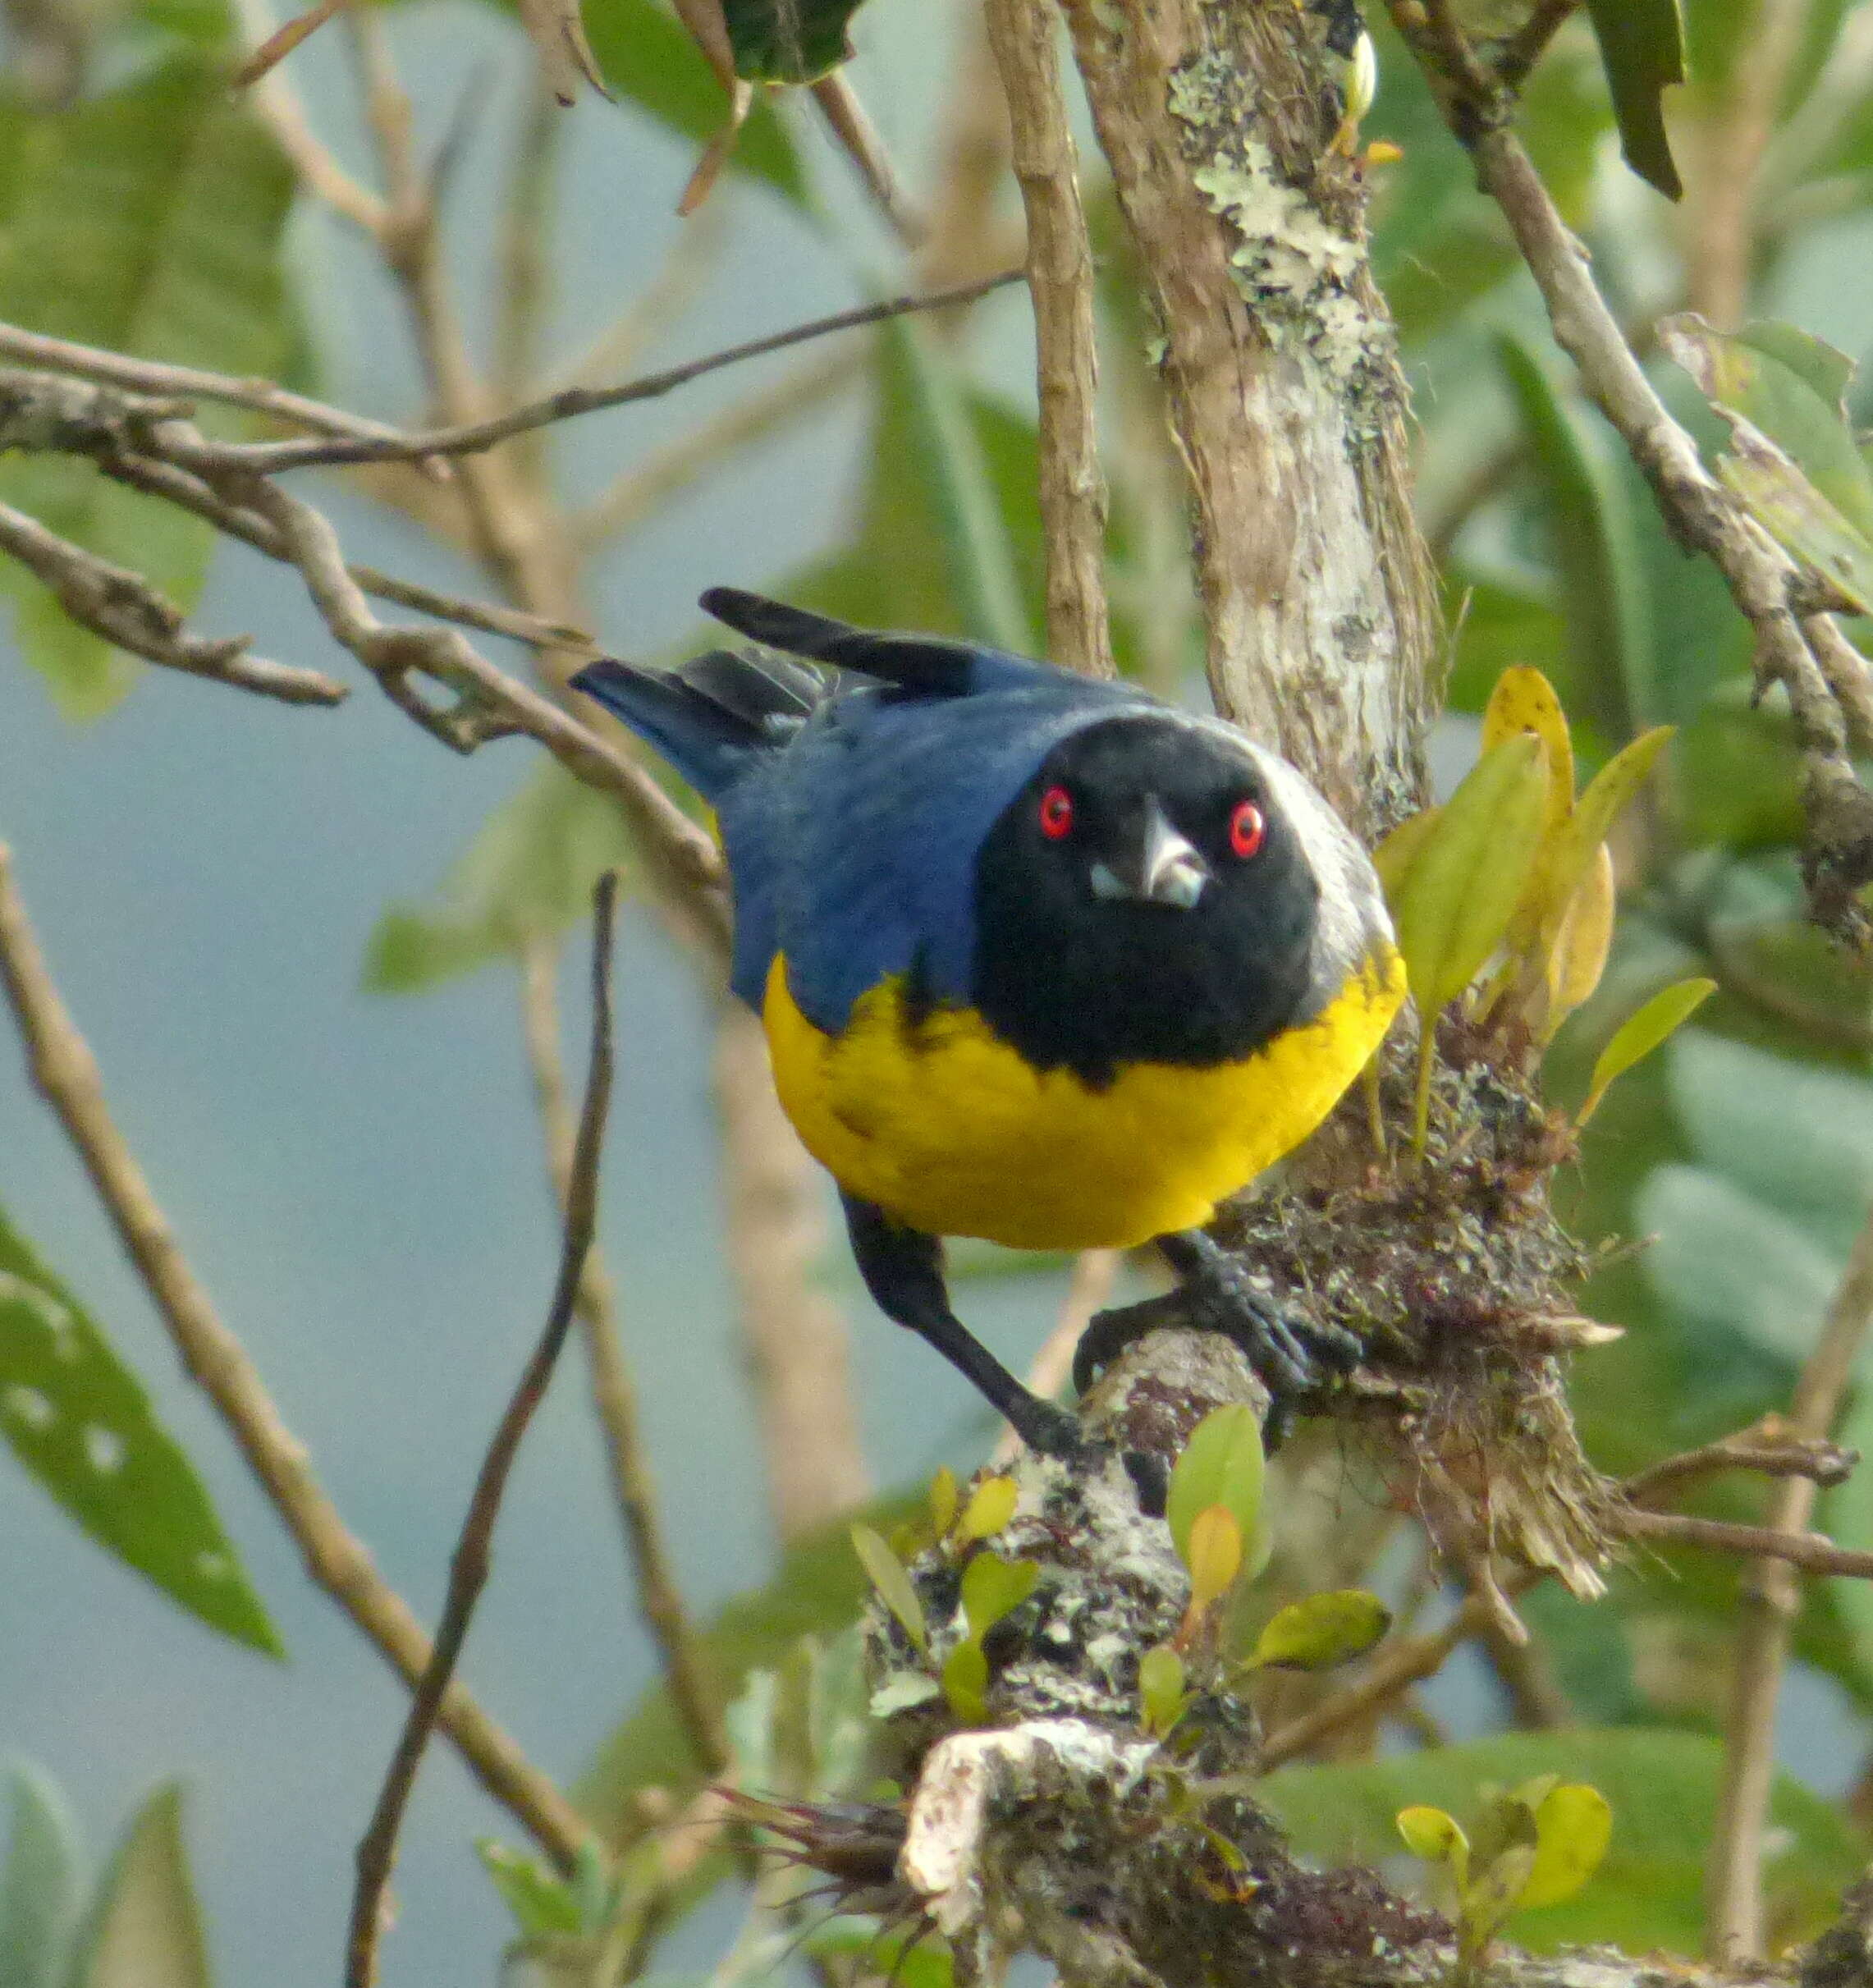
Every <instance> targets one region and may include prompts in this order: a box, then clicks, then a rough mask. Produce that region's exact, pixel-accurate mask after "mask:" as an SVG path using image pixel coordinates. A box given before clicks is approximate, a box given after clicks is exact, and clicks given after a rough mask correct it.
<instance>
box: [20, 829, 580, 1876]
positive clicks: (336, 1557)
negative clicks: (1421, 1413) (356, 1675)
mask: <svg viewBox="0 0 1873 1988" xmlns="http://www.w3.org/2000/svg"><path fill="white" fill-rule="evenodd" d="M0 982H3V983H4V985H5V987H6V992H7V1000H8V1001H9V1003H10V1004H11V1007H12V1010H13V1015H14V1019H15V1020H16V1023H17V1024H18V1026H19V1031H20V1036H21V1041H22V1042H23V1043H24V1045H25V1052H26V1060H27V1066H28V1069H29V1070H30V1074H31V1076H32V1079H33V1082H34V1086H35V1088H37V1089H38V1091H39V1095H40V1097H43V1098H44V1100H45V1102H46V1103H47V1104H48V1106H50V1107H51V1110H52V1111H53V1115H54V1116H55V1117H56V1118H57V1120H58V1121H59V1124H60V1125H62V1127H63V1128H64V1130H65V1134H66V1138H69V1139H70V1140H71V1144H72V1147H73V1148H74V1149H75V1150H76V1152H77V1154H78V1157H79V1158H80V1160H81V1161H83V1163H84V1166H85V1171H86V1173H87V1174H89V1175H90V1178H91V1183H92V1185H93V1186H94V1188H95V1189H96V1190H97V1193H98V1201H99V1202H100V1203H101V1204H102V1206H103V1210H104V1212H105V1213H106V1215H107V1216H109V1218H110V1221H111V1224H112V1227H113V1228H115V1229H116V1230H117V1238H118V1240H119V1241H120V1242H121V1244H123V1248H124V1253H125V1254H126V1256H128V1257H129V1258H130V1260H131V1263H132V1264H133V1265H134V1266H135V1269H136V1271H137V1274H138V1275H139V1276H140V1277H141V1279H142V1280H143V1283H144V1287H145V1288H146V1289H148V1291H149V1294H150V1297H151V1299H152V1300H153V1303H154V1304H155V1307H156V1311H157V1315H158V1317H159V1318H160V1319H161V1320H162V1322H163V1327H164V1329H165V1330H166V1331H167V1333H168V1335H169V1337H170V1339H171V1340H172V1343H173V1344H174V1345H175V1348H176V1352H177V1353H178V1354H180V1356H181V1362H182V1365H183V1367H184V1369H185V1372H187V1373H188V1375H189V1376H190V1379H191V1380H193V1381H195V1384H196V1386H199V1388H200V1389H201V1390H202V1391H203V1393H204V1394H205V1395H207V1396H208V1399H209V1400H210V1401H211V1402H212V1403H213V1404H214V1408H215V1410H216V1412H217V1413H218V1414H219V1415H220V1417H221V1418H222V1422H224V1423H225V1424H226V1425H227V1429H228V1431H229V1433H230V1434H231V1436H233V1438H234V1440H235V1442H236V1445H238V1447H239V1448H240V1453H241V1454H242V1456H244V1457H245V1459H246V1460H247V1464H248V1468H250V1470H252V1472H253V1473H254V1476H255V1477H256V1478H258V1479H259V1483H260V1485H261V1487H262V1489H263V1491H265V1492H266V1494H267V1496H268V1499H269V1500H271V1501H272V1506H273V1509H274V1510H275V1511H276V1512H277V1513H278V1514H279V1516H280V1518H281V1519H282V1522H283V1523H284V1524H285V1526H286V1530H287V1531H288V1532H290V1533H291V1535H292V1537H293V1539H294V1541H295V1543H296V1545H297V1546H298V1547H299V1549H300V1553H301V1555H303V1556H304V1558H305V1566H306V1571H307V1573H309V1575H310V1576H311V1578H312V1579H313V1580H314V1582H315V1583H317V1584H318V1586H319V1587H322V1588H323V1589H324V1591H325V1592H326V1593H327V1594H328V1595H330V1596H331V1597H332V1600H333V1601H336V1602H337V1604H338V1606H339V1607H341V1609H342V1610H344V1611H345V1613H346V1615H349V1616H350V1619H351V1620H352V1621H353V1622H354V1623H355V1624H357V1626H358V1627H359V1628H360V1629H361V1630H362V1631H363V1632H364V1634H365V1636H367V1637H368V1638H369V1640H370V1641H371V1642H372V1643H373V1644H374V1645H375V1646H376V1647H377V1650H378V1653H379V1654H380V1655H381V1656H383V1657H384V1659H385V1660H387V1662H388V1663H389V1665H391V1667H392V1670H395V1671H396V1673H397V1674H398V1675H399V1676H400V1677H401V1678H402V1679H403V1680H404V1682H405V1683H407V1684H412V1685H413V1684H414V1683H415V1682H416V1681H417V1679H419V1677H421V1676H422V1675H423V1674H424V1671H425V1670H426V1669H427V1668H428V1664H429V1662H430V1659H431V1656H432V1654H433V1651H432V1646H431V1643H430V1641H429V1638H428V1636H427V1635H425V1634H424V1631H423V1629H422V1628H421V1626H420V1625H419V1624H418V1622H417V1620H416V1618H415V1617H414V1615H412V1614H411V1613H410V1610H409V1607H408V1606H407V1605H406V1604H405V1602H404V1601H403V1599H402V1597H401V1596H400V1595H398V1594H397V1593H396V1591H395V1590H394V1589H393V1588H392V1587H390V1586H389V1585H388V1584H387V1583H386V1582H385V1580H384V1578H383V1577H382V1575H381V1574H380V1573H378V1570H377V1569H376V1568H375V1567H374V1566H373V1564H372V1563H371V1556H370V1554H369V1551H367V1550H366V1548H365V1547H364V1544H363V1542H362V1541H359V1539H358V1538H357V1537H356V1536H355V1534H354V1533H352V1532H350V1531H349V1530H348V1529H347V1528H346V1524H345V1522H344V1520H343V1519H342V1518H341V1517H340V1516H339V1514H338V1511H337V1507H336V1506H335V1505H333V1504H332V1501H331V1500H330V1499H329V1498H327V1496H326V1494H325V1492H324V1491H323V1488H322V1487H321V1486H320V1484H319V1482H318V1478H317V1477H316V1476H315V1475H314V1473H313V1469H312V1466H311V1464H309V1462H308V1460H307V1456H306V1450H305V1445H304V1444H303V1443H302V1442H300V1440H299V1439H298V1438H297V1437H296V1436H295V1435H294V1434H293V1433H292V1431H291V1430H290V1429H288V1428H287V1427H286V1424H285V1422H283V1421H282V1419H281V1417H280V1412H279V1410H278V1409H277V1407H276V1406H275V1405H274V1403H273V1400H272V1397H271V1396H270V1395H268V1392H267V1390H266V1386H265V1384H264V1383H263V1381H262V1380H261V1378H260V1376H259V1372H257V1370H256V1369H255V1367H254V1363H253V1362H252V1361H251V1360H250V1358H248V1356H247V1354H246V1351H245V1349H244V1348H243V1347H242V1345H241V1344H240V1340H238V1339H237V1338H236V1336H235V1335H234V1334H233V1333H232V1332H231V1331H229V1330H228V1329H227V1326H225V1325H224V1324H223V1323H222V1320H221V1318H220V1317H219V1316H218V1313H217V1312H216V1311H215V1308H214V1305H213V1301H212V1300H211V1299H209V1297H208V1294H207V1292H206V1291H204V1289H202V1287H201V1285H199V1283H198V1282H197V1281H196V1280H195V1273H194V1271H192V1270H191V1269H190V1267H189V1264H188V1262H187V1259H186V1258H185V1257H184V1256H183V1254H182V1252H181V1247H180V1245H179V1244H177V1242H176V1236H175V1233H174V1231H173V1230H172V1229H171V1228H170V1226H169V1223H168V1221H167V1217H166V1216H164V1214H163V1211H162V1209H161V1208H160V1207H158V1204H157V1201H156V1198H155V1195H154V1194H153V1193H152V1192H151V1189H150V1185H149V1181H148V1180H147V1179H146V1178H145V1177H144V1172H143V1170H142V1168H141V1167H140V1166H138V1165H137V1162H136V1160H135V1157H134V1156H133V1155H132V1153H131V1150H130V1148H129V1147H128V1146H127V1145H126V1143H125V1141H124V1138H123V1135H122V1134H121V1133H120V1132H119V1131H118V1129H117V1126H116V1125H115V1124H114V1123H113V1122H112V1118H111V1115H110V1112H109V1109H108V1106H107V1105H106V1103H105V1100H104V1094H103V1084H102V1083H101V1081H100V1080H99V1078H98V1065H97V1061H96V1059H95V1058H94V1056H93V1055H92V1053H91V1050H90V1047H89V1044H87V1043H86V1042H85V1038H83V1037H82V1036H81V1035H80V1033H78V1029H77V1026H76V1024H75V1023H74V1022H73V1021H72V1019H71V1015H70V1013H69V1012H68V1011H67V1010H66V1006H65V1004H64V1003H63V1002H62V1001H61V1000H60V999H59V996H58V991H57V987H55V986H54V985H53V980H52V976H51V973H50V972H49V971H48V969H47V966H46V964H45V960H44V955H42V954H41V952H40V950H39V945H38V942H37V941H36V940H35V939H34V937H33V932H32V928H31V927H30V924H29V923H28V922H27V918H26V912H25V905H24V904H23V903H22V902H21V898H20V895H19V891H18V889H17V887H16V885H15V883H14V882H13V875H12V867H11V857H10V855H9V854H8V852H7V850H6V849H5V848H4V847H3V846H0ZM440 1720H441V1724H442V1729H443V1731H444V1732H446V1734H448V1736H449V1738H450V1739H451V1741H452V1742H453V1743H454V1744H455V1746H456V1748H457V1749H458V1750H459V1752H460V1754H461V1756H462V1758H463V1759H464V1761H465V1762H466V1763H467V1765H468V1766H469V1770H470V1771H471V1772H472V1773H473V1774H474V1776H475V1778H476V1779H477V1780H479V1782H480V1783H481V1784H482V1786H483V1788H485V1789H487V1790H488V1793H489V1794H491V1795H492V1797H493V1798H494V1799H495V1800H496V1801H497V1802H500V1803H501V1806H502V1807H504V1808H506V1809H507V1810H509V1811H510V1812H511V1813H512V1814H513V1815H514V1816H515V1818H516V1819H517V1820H518V1821H520V1825H521V1826H522V1827H523V1828H524V1829H525V1830H527V1832H528V1834H529V1835H531V1836H532V1837H533V1838H534V1840H535V1841H536V1842H538V1844H541V1845H542V1847H543V1848H545V1849H546V1850H547V1852H549V1853H550V1854H551V1855H552V1857H554V1858H555V1859H556V1861H558V1862H560V1863H561V1864H570V1862H572V1860H573V1858H574V1857H575V1855H576V1854H577V1853H578V1850H579V1846H580V1844H583V1843H584V1842H585V1841H586V1839H587V1838H588V1836H589V1835H590V1831H589V1830H588V1828H587V1826H586V1825H585V1823H584V1821H583V1820H582V1819H581V1818H580V1816H579V1814H578V1813H577V1812H576V1811H575V1809H574V1808H573V1807H572V1804H571V1803H570V1802H568V1801H567V1800H566V1798H565V1796H564V1795H562V1794H561V1793H560V1792H559V1790H558V1789H556V1787H554V1785H553V1784H552V1782H551V1781H549V1780H547V1778H546V1776H545V1775H543V1774H541V1773H540V1772H539V1770H538V1769H537V1768H535V1767H534V1766H532V1765H531V1764H530V1763H529V1761H528V1760H527V1758H526V1757H525V1756H524V1754H523V1753H522V1752H521V1751H520V1748H519V1747H517V1746H516V1745H515V1743H514V1742H513V1740H512V1739H511V1738H509V1737H508V1735H507V1734H506V1733H504V1732H503V1731H502V1730H501V1728H500V1727H499V1726H497V1725H496V1724H495V1723H494V1721H493V1720H492V1719H490V1718H489V1717H488V1715H487V1713H486V1712H484V1711H483V1710H482V1709H481V1707H480V1706H479V1704H477V1703H476V1702H475V1700H474V1698H473V1697H470V1695H469V1692H468V1690H467V1688H466V1687H465V1686H463V1685H461V1684H459V1683H458V1684H452V1685H451V1686H450V1688H449V1690H448V1692H447V1693H446V1696H445V1697H443V1699H442V1706H441V1711H440Z"/></svg>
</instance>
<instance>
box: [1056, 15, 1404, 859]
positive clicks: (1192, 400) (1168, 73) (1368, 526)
mask: <svg viewBox="0 0 1873 1988" xmlns="http://www.w3.org/2000/svg"><path fill="white" fill-rule="evenodd" d="M1065 12H1066V15H1067V19H1068V21H1069V25H1070V27H1071V30H1072V34H1073V42H1074V53H1075V55H1076V57H1077V58H1078V65H1079V70H1080V73H1081V76H1083V79H1084V80H1085V85H1086V93H1087V96H1088V100H1089V102H1090V103H1091V105H1092V116H1093V121H1094V124H1095V126H1096V127H1097V131H1098V134H1099V140H1100V143H1101V146H1102V147H1103V149H1104V150H1105V152H1106V157H1107V158H1108V159H1109V160H1110V162H1111V167H1112V175H1113V180H1114V182H1115V187H1116V190H1117V193H1118V197H1119V202H1120V208H1121V209H1122V211H1123V213H1124V218H1125V222H1126V224H1127V226H1128V227H1129V231H1130V233H1131V236H1132V240H1133V246H1134V248H1135V250H1136V252H1137V256H1138V264H1139V267H1140V269H1141V271H1142V273H1143V279H1144V283H1145V286H1146V295H1147V301H1148V303H1149V305H1150V307H1151V309H1152V311H1153V312H1154V313H1155V314H1156V319H1157V323H1158V327H1159V332H1160V337H1159V340H1158V342H1157V345H1156V347H1155V348H1154V350H1155V351H1156V356H1157V360H1158V364H1159V369H1160V371H1161V374H1162V376H1163V378H1164V381H1165V387H1166V389H1167V392H1168V395H1169V400H1170V417H1171V421H1172V424H1173V427H1174V428H1175V433H1176V437H1177V441H1178V444H1179V449H1180V451H1181V453H1182V455H1183V457H1184V464H1185V467H1186V469H1187V470H1188V476H1189V481H1190V491H1191V497H1192V500H1193V529H1194V537H1195V552H1196V566H1197V573H1198V587H1199V590H1200V593H1201V595H1202V603H1203V608H1204V614H1205V620H1206V621H1207V626H1208V631H1209V669H1210V682H1211V689H1212V691H1213V693H1214V694H1215V697H1216V703H1217V707H1218V708H1219V709H1220V710H1221V711H1222V712H1225V715H1227V716H1229V717H1233V718H1235V719H1236V720H1238V721H1239V722H1241V723H1242V724H1243V725H1245V726H1248V728H1249V729H1250V730H1251V731H1253V732H1255V733H1256V734H1257V735H1258V736H1260V737H1262V738H1263V739H1265V740H1268V741H1269V742H1270V743H1271V744H1275V745H1276V746H1278V747H1279V748H1280V749H1281V751H1282V752H1284V753H1285V754H1286V755H1287V756H1288V757H1289V758H1290V759H1292V760H1294V762H1295V763H1296V764H1297V765H1298V766H1300V767H1302V768H1303V770H1304V771H1305V772H1307V773H1308V774H1309V775H1310V776H1312V778H1313V779H1314V780H1315V781H1316V782H1317V784H1318V785H1319V786H1321V788H1322V790H1324V791H1325V792H1326V794H1327V795H1329V797H1330V799H1333V800H1334V802H1335V804H1336V805H1338V806H1339V808H1340V809H1341V810H1342V812H1343V813H1345V814H1346V815H1347V816H1348V818H1349V819H1352V820H1353V821H1355V822H1359V823H1360V824H1362V826H1365V827H1374V826H1384V825H1387V824H1389V823H1390V822H1391V821H1392V820H1394V819H1395V818H1398V817H1399V815H1400V814H1402V813H1405V812H1407V811H1408V809H1409V808H1412V807H1413V806H1414V805H1416V804H1417V801H1418V800H1419V799H1421V798H1422V766H1421V763H1420V760H1419V756H1418V755H1419V750H1420V743H1421V740H1420V735H1421V732H1422V724H1423V721H1424V718H1425V716H1426V713H1427V711H1428V709H1429V708H1430V699H1431V687H1432V686H1431V676H1432V675H1433V673H1434V669H1435V663H1436V652H1437V647H1438V615H1437V609H1436V602H1435V597H1434V593H1433V588H1432V582H1431V570H1430V567H1429V565H1428V562H1427V560H1426V558H1425V555H1424V552H1423V548H1422V544H1421V543H1420V541H1419V539H1418V537H1417V528H1416V526H1415V525H1414V524H1413V520H1412V515H1411V506H1410V501H1409V470H1408V449H1407V444H1406V427H1405V393H1404V380H1403V376H1402V374H1401V373H1400V371H1399V363H1398V356H1397V352H1396V348H1395V342H1394V336H1393V332H1392V328H1391V324H1390V318H1389V317H1388V315H1387V313H1386V311H1385V305H1384V301H1383V300H1382V299H1381V296H1380V295H1379V293H1378V291H1377V290H1376V287H1375V286H1374V285H1373V282H1372V276H1371V273H1370V271H1369V269H1368V268H1367V253H1366V240H1365V231H1364V221H1363V207H1364V192H1363V188H1362V183H1361V181H1360V178H1359V175H1358V168H1357V167H1355V166H1354V164H1353V163H1352V162H1351V161H1349V160H1348V159H1346V158H1344V157H1342V156H1340V155H1339V153H1337V152H1335V151H1334V150H1333V149H1332V146H1333V140H1334V136H1335V131H1336V130H1337V128H1338V126H1339V118H1340V115H1341V110H1342V105H1341V103H1340V102H1339V92H1338V89H1337V86H1336V82H1335V77H1336V74H1337V71H1338V70H1339V58H1338V57H1336V56H1335V54H1334V53H1333V52H1332V51H1331V50H1330V48H1328V47H1327V46H1326V41H1325V39H1324V38H1325V32H1326V29H1325V23H1324V21H1322V19H1321V16H1319V15H1317V14H1316V13H1313V12H1312V11H1308V10H1307V9H1303V8H1299V7H1242V6H1236V5H1232V4H1228V3H1227V0H1161V3H1160V4H1156V5H1152V6H1144V5H1141V4H1136V3H1135V0H1134V3H1133V4H1128V5H1122V6H1110V5H1106V4H1104V0H1066V5H1065Z"/></svg>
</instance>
